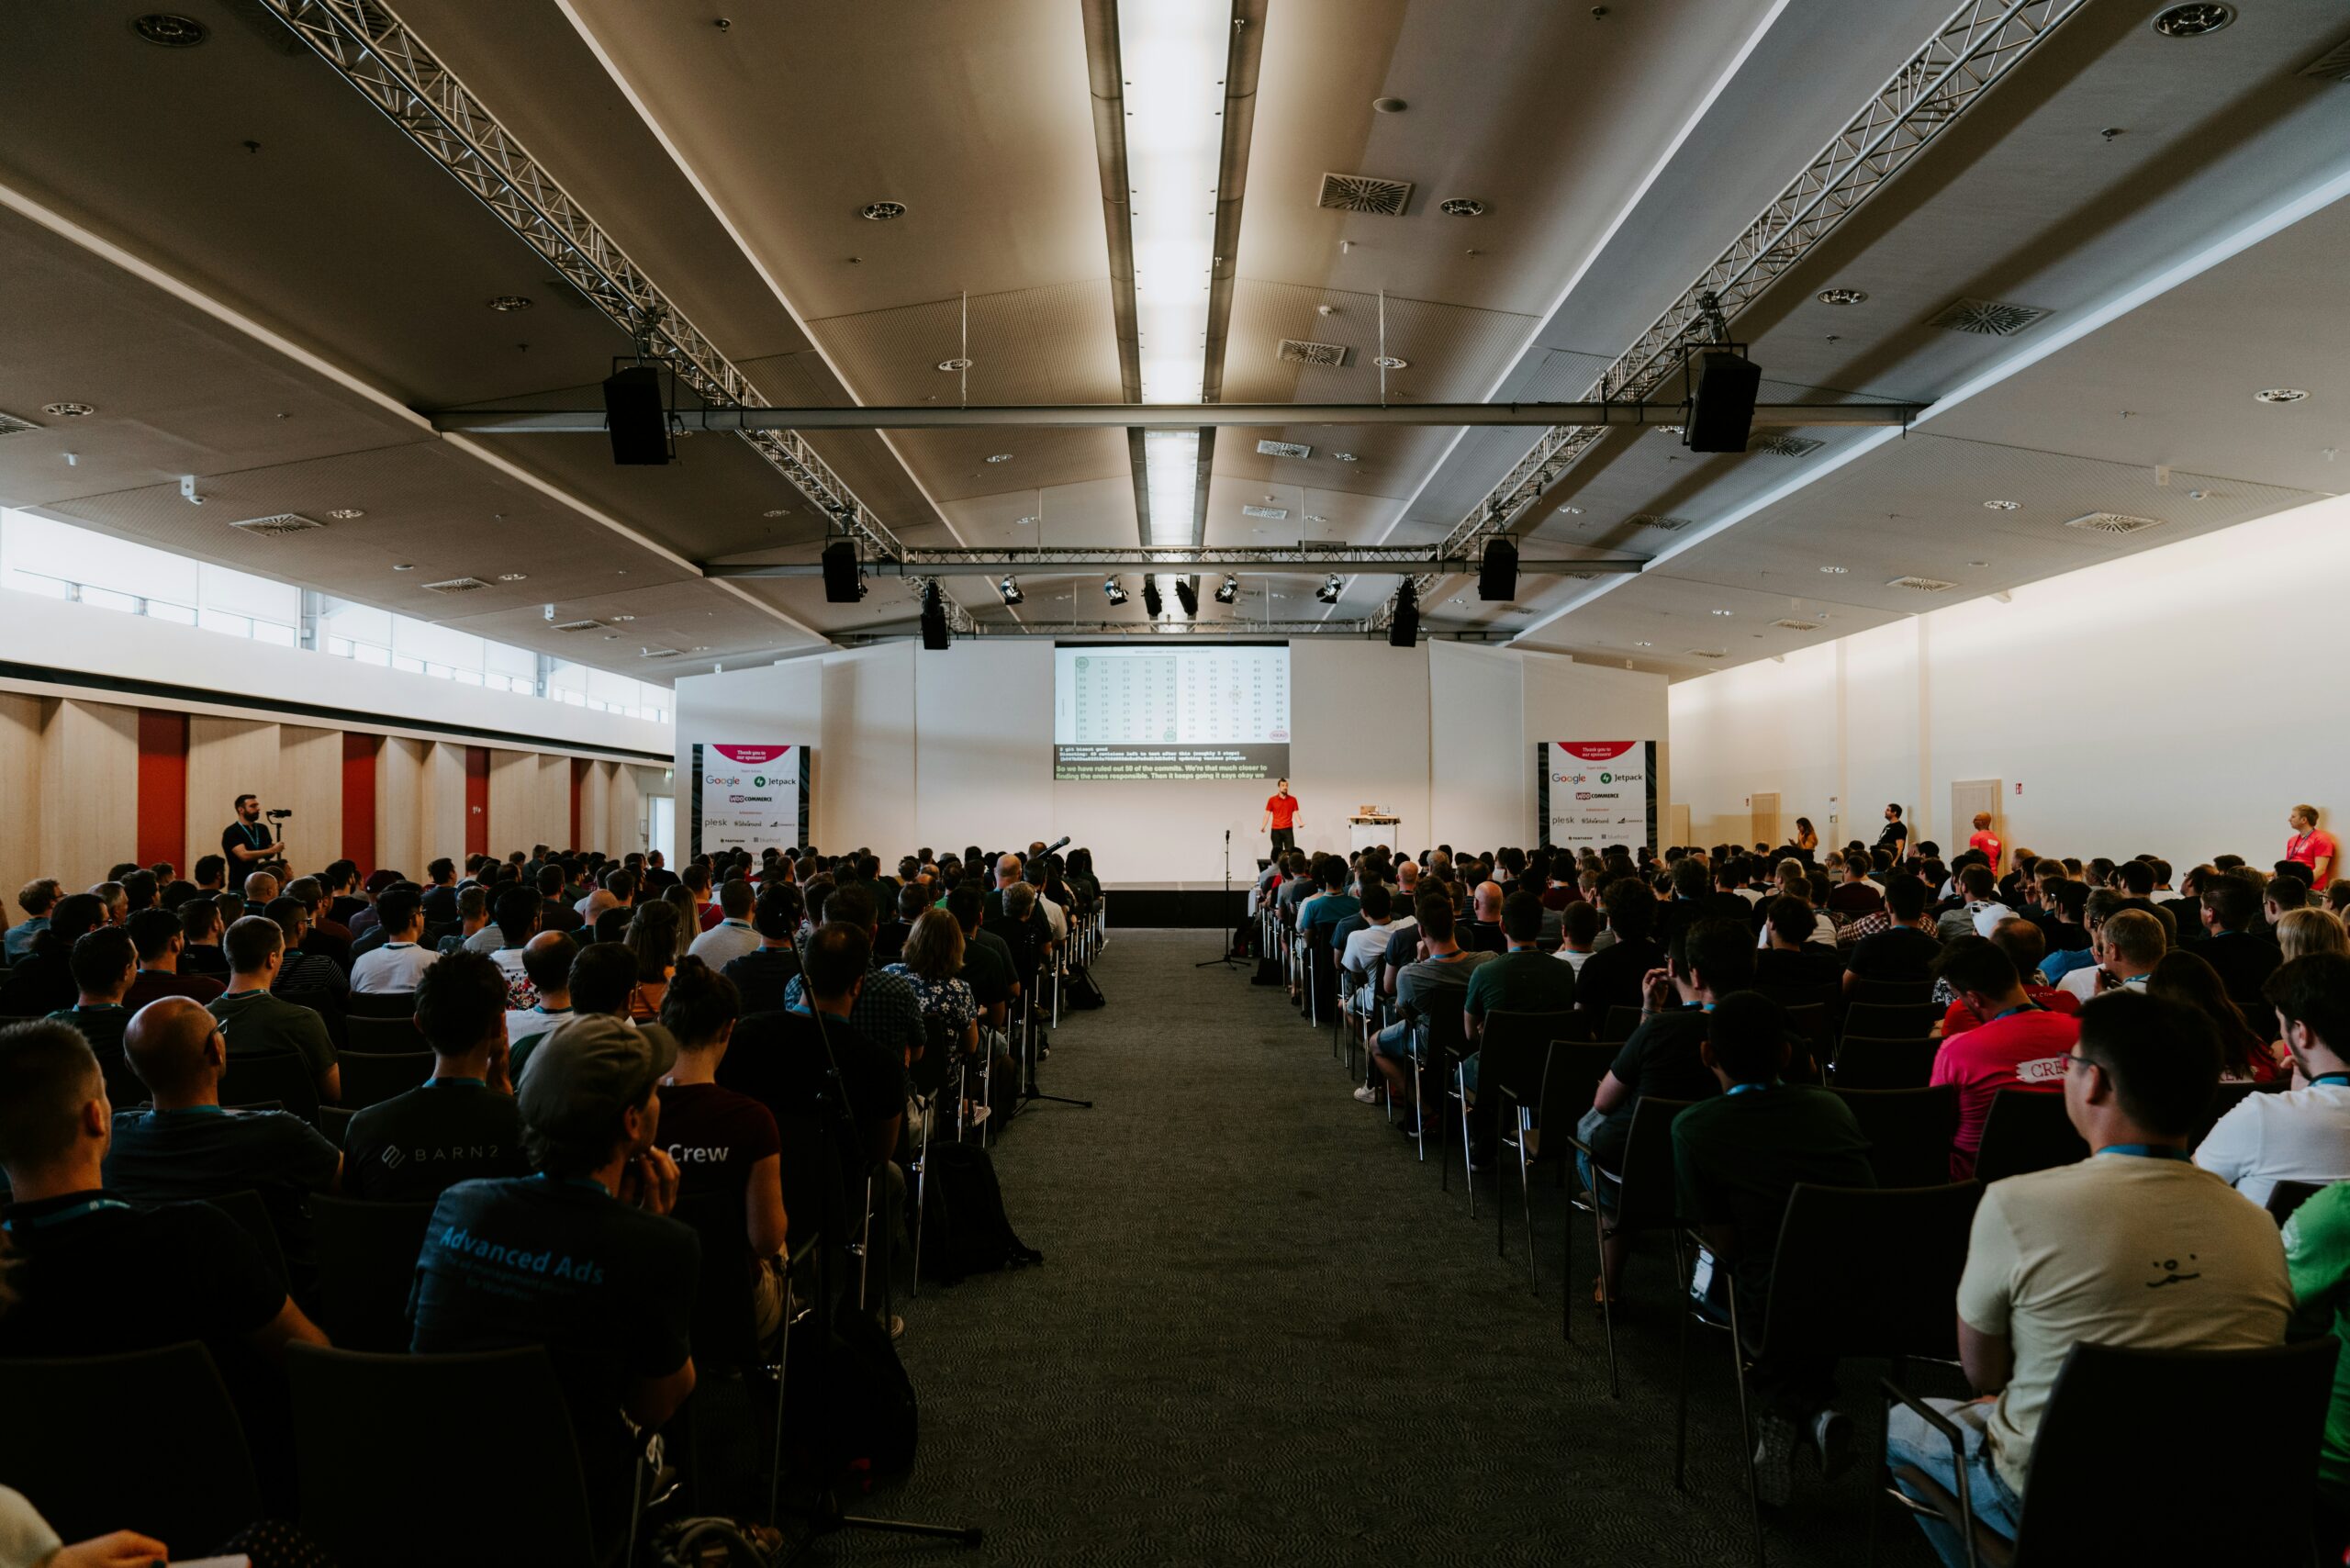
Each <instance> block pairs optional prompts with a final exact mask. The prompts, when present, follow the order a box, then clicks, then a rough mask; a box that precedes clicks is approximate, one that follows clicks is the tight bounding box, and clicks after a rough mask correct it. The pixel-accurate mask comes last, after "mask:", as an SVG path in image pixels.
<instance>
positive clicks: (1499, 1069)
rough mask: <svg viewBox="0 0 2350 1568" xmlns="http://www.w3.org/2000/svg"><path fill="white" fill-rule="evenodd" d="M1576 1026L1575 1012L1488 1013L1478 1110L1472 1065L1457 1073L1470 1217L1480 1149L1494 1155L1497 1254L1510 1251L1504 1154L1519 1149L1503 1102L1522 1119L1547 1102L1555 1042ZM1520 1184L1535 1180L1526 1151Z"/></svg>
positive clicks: (1481, 1036) (1480, 1052)
mask: <svg viewBox="0 0 2350 1568" xmlns="http://www.w3.org/2000/svg"><path fill="white" fill-rule="evenodd" d="M1573 1026H1574V1012H1573V1010H1572V1008H1561V1009H1559V1010H1557V1011H1554V1012H1550V1013H1511V1012H1506V1011H1503V1010H1500V1009H1496V1010H1494V1012H1491V1013H1488V1014H1485V1017H1484V1021H1483V1024H1482V1025H1480V1026H1479V1029H1478V1033H1477V1106H1476V1109H1475V1110H1474V1111H1473V1112H1472V1110H1471V1109H1470V1105H1469V1094H1468V1084H1467V1081H1466V1077H1465V1074H1466V1062H1465V1059H1464V1061H1463V1062H1462V1063H1461V1064H1460V1065H1457V1066H1456V1067H1455V1068H1454V1070H1453V1088H1454V1091H1455V1092H1457V1093H1458V1094H1459V1096H1460V1141H1461V1146H1462V1149H1463V1156H1462V1158H1463V1162H1464V1164H1465V1165H1466V1166H1467V1167H1468V1168H1469V1170H1470V1173H1471V1175H1470V1182H1469V1213H1470V1215H1471V1216H1472V1218H1473V1217H1474V1216H1475V1215H1476V1212H1477V1183H1476V1180H1475V1167H1474V1162H1473V1161H1474V1150H1475V1148H1476V1147H1477V1146H1478V1145H1481V1144H1482V1145H1484V1146H1485V1147H1486V1148H1488V1149H1489V1150H1490V1151H1491V1152H1490V1153H1489V1155H1488V1159H1491V1161H1492V1163H1493V1167H1494V1211H1495V1213H1494V1225H1495V1226H1496V1227H1497V1228H1496V1230H1495V1233H1494V1253H1495V1255H1497V1256H1498V1255H1499V1254H1501V1253H1502V1252H1503V1251H1504V1250H1505V1248H1504V1246H1503V1243H1502V1240H1501V1236H1502V1234H1503V1231H1502V1229H1501V1228H1499V1227H1500V1226H1501V1224H1502V1220H1501V1214H1500V1212H1499V1211H1500V1209H1501V1206H1502V1197H1501V1193H1502V1163H1501V1150H1502V1148H1503V1146H1504V1144H1505V1143H1509V1144H1517V1143H1521V1142H1522V1139H1520V1138H1517V1137H1515V1136H1514V1135H1513V1134H1512V1132H1511V1131H1510V1130H1509V1129H1508V1128H1507V1127H1505V1126H1504V1118H1503V1116H1502V1114H1501V1107H1502V1102H1503V1101H1504V1100H1507V1101H1509V1102H1510V1103H1512V1105H1513V1106H1515V1107H1516V1109H1517V1110H1518V1112H1520V1113H1521V1114H1531V1112H1532V1111H1533V1110H1535V1109H1536V1108H1538V1107H1539V1105H1540V1103H1541V1093H1542V1080H1543V1075H1544V1070H1545V1069H1546V1068H1547V1067H1548V1065H1549V1058H1550V1042H1551V1041H1553V1040H1556V1039H1559V1038H1561V1037H1562V1036H1565V1035H1567V1034H1568V1033H1570V1032H1571V1031H1572V1028H1573ZM1517 1174H1518V1181H1519V1182H1520V1183H1521V1185H1523V1184H1524V1183H1526V1182H1528V1181H1529V1180H1530V1177H1529V1175H1528V1172H1527V1164H1526V1155H1525V1150H1524V1149H1523V1148H1519V1152H1518V1172H1517ZM1526 1249H1527V1256H1528V1257H1529V1258H1530V1257H1531V1256H1532V1254H1533V1251H1534V1215H1533V1211H1532V1209H1531V1208H1530V1207H1529V1208H1528V1210H1527V1217H1526Z"/></svg>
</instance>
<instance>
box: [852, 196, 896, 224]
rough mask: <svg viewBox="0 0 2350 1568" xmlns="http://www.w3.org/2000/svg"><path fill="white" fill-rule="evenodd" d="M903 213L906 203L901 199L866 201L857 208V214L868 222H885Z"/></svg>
mask: <svg viewBox="0 0 2350 1568" xmlns="http://www.w3.org/2000/svg"><path fill="white" fill-rule="evenodd" d="M905 215H906V204H905V203H904V202H901V201H875V202H867V203H866V204H865V206H863V207H859V208H858V209H857V216H858V217H860V218H864V219H865V220H866V221H867V222H868V223H887V222H889V221H890V219H891V218H903V217H904V216H905Z"/></svg>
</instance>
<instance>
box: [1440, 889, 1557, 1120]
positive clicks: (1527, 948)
mask: <svg viewBox="0 0 2350 1568" xmlns="http://www.w3.org/2000/svg"><path fill="white" fill-rule="evenodd" d="M1501 913H1502V935H1504V936H1505V937H1506V938H1507V939H1508V943H1509V946H1508V948H1507V950H1506V951H1505V952H1502V953H1499V954H1496V955H1494V957H1493V958H1492V959H1491V960H1490V961H1488V962H1486V963H1483V964H1480V965H1479V966H1478V967H1477V968H1476V969H1473V970H1472V971H1471V973H1470V976H1469V991H1468V994H1467V995H1466V996H1465V997H1464V998H1463V999H1462V1002H1461V1008H1462V1013H1463V1020H1462V1028H1463V1032H1464V1034H1465V1035H1466V1036H1467V1038H1468V1041H1469V1044H1470V1045H1471V1046H1472V1047H1473V1046H1475V1045H1476V1044H1477V1043H1478V1042H1479V1040H1480V1039H1482V1038H1483V1035H1484V1030H1485V1015H1486V1014H1489V1013H1566V1012H1571V1011H1572V1009H1573V1007H1574V1004H1575V974H1574V970H1573V969H1570V968H1567V967H1565V966H1562V965H1561V964H1560V963H1558V962H1557V961H1556V960H1555V959H1553V958H1551V957H1550V954H1548V953H1545V952H1543V951H1542V950H1541V948H1540V947H1539V946H1536V945H1535V937H1536V935H1538V934H1539V932H1540V931H1541V929H1542V900H1541V898H1540V897H1539V895H1537V894H1535V893H1532V892H1516V893H1512V894H1510V895H1509V897H1507V898H1506V899H1504V900H1503V901H1502V912H1501ZM1478 1055H1479V1053H1478V1052H1476V1051H1475V1050H1472V1051H1471V1052H1470V1053H1469V1056H1468V1058H1467V1059H1466V1060H1465V1061H1464V1062H1463V1063H1462V1064H1461V1074H1462V1080H1461V1081H1462V1085H1463V1087H1464V1088H1465V1089H1466V1090H1467V1092H1469V1093H1470V1094H1471V1095H1472V1096H1473V1095H1475V1093H1476V1092H1477V1058H1478ZM1476 1123H1477V1127H1478V1135H1479V1136H1478V1147H1477V1159H1478V1162H1479V1163H1481V1164H1482V1163H1483V1160H1484V1159H1485V1157H1486V1156H1487V1155H1488V1154H1490V1153H1491V1151H1492V1139H1493V1136H1494V1119H1493V1114H1492V1112H1491V1111H1490V1109H1488V1110H1487V1111H1485V1112H1484V1113H1483V1114H1480V1115H1478V1116H1477V1118H1476Z"/></svg>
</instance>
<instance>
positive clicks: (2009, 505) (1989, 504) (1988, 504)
mask: <svg viewBox="0 0 2350 1568" xmlns="http://www.w3.org/2000/svg"><path fill="white" fill-rule="evenodd" d="M1983 510H1986V511H2021V510H2023V503H2022V502H2021V501H1985V502H1984V503H1983Z"/></svg>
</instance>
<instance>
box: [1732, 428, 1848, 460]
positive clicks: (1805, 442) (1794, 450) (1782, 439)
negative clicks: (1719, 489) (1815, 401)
mask: <svg viewBox="0 0 2350 1568" xmlns="http://www.w3.org/2000/svg"><path fill="white" fill-rule="evenodd" d="M1827 444H1828V443H1827V442H1822V441H1814V440H1813V439H1812V438H1811V437H1809V436H1807V435H1789V434H1787V433H1786V432H1785V431H1764V432H1763V433H1762V434H1760V435H1757V436H1755V437H1754V438H1753V439H1752V440H1751V441H1749V442H1747V443H1746V450H1747V451H1749V452H1760V453H1763V454H1767V455H1769V456H1772V457H1808V456H1810V455H1811V454H1813V453H1815V452H1818V450H1819V449H1820V448H1821V447H1823V446H1825V445H1827Z"/></svg>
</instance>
